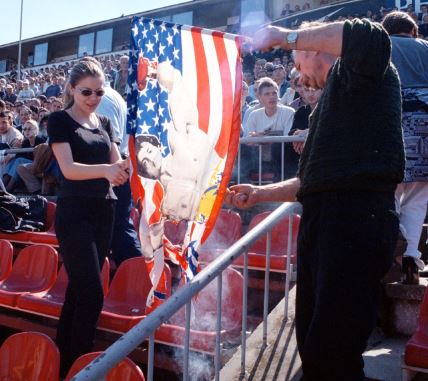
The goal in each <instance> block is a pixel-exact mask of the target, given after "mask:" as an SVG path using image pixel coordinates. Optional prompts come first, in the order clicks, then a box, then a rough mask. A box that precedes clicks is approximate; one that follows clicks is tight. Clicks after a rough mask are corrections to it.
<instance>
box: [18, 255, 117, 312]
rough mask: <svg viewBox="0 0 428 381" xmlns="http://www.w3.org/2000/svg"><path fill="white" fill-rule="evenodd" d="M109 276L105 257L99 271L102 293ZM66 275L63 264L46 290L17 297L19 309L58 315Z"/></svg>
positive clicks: (108, 267) (64, 288) (66, 282)
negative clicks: (53, 281) (52, 283)
mask: <svg viewBox="0 0 428 381" xmlns="http://www.w3.org/2000/svg"><path fill="white" fill-rule="evenodd" d="M109 276H110V263H109V260H108V258H106V259H105V261H104V265H103V268H102V271H101V279H102V283H103V289H104V295H106V294H107V291H108V284H109ZM67 284H68V277H67V273H66V271H65V267H64V265H62V266H61V268H60V270H59V272H58V276H57V278H56V282H55V283H54V285H53V286H52V287H51V288H50V289H49V290H47V291H44V292H39V293H36V294H23V295H21V296H20V297H19V298H18V303H17V306H18V308H19V309H21V310H25V311H31V312H33V313H36V314H38V315H45V316H51V317H59V315H60V313H61V308H62V305H63V304H64V297H65V290H66V289H67Z"/></svg>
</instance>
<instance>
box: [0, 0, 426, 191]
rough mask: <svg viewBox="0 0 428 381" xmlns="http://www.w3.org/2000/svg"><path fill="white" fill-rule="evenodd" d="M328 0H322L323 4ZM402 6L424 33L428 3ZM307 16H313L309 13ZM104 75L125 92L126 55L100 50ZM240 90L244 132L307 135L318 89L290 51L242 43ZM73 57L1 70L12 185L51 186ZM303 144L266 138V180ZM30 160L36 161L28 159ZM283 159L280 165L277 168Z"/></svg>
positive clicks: (243, 167)
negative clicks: (50, 138) (52, 119)
mask: <svg viewBox="0 0 428 381" xmlns="http://www.w3.org/2000/svg"><path fill="white" fill-rule="evenodd" d="M329 3H331V1H328V0H321V3H320V5H321V6H322V5H327V4H329ZM308 9H310V5H309V3H304V4H303V5H302V6H296V7H295V8H294V9H293V10H292V9H291V7H290V4H285V6H284V9H283V11H282V13H281V16H288V15H292V14H295V13H296V12H301V11H305V10H308ZM394 10H395V9H385V8H383V7H382V8H380V9H379V11H378V12H373V11H371V10H368V11H367V12H366V14H364V15H348V16H347V17H344V16H339V17H338V18H337V19H336V20H331V19H329V18H328V17H326V19H325V20H324V21H325V22H331V21H338V20H339V21H340V20H344V19H353V18H356V17H357V18H363V17H364V18H368V19H370V20H372V21H378V22H381V21H382V19H383V18H384V17H385V16H386V15H387V14H388V13H389V12H391V11H394ZM406 12H407V13H408V14H409V15H410V16H411V17H412V18H413V19H414V20H415V21H416V22H417V24H418V26H419V37H420V38H425V39H426V38H428V6H427V5H421V8H420V12H418V13H417V12H415V10H414V9H413V7H412V6H409V7H408V8H407V10H406ZM307 21H310V20H307ZM98 60H99V61H100V63H101V65H102V68H103V71H104V74H105V77H106V81H107V82H108V84H109V85H110V86H111V87H112V88H114V89H115V90H117V91H118V92H119V93H120V94H121V95H123V96H124V97H126V92H127V77H128V57H127V56H121V55H120V54H110V55H104V56H101V57H98ZM242 63H243V78H244V83H243V92H242V103H241V115H242V129H241V136H242V137H244V138H250V137H261V136H287V135H302V136H305V135H306V134H307V132H308V131H307V130H308V116H309V114H310V113H311V110H312V109H313V108H314V107H315V105H316V103H317V101H318V99H319V97H320V95H321V91H319V90H314V89H308V88H303V87H302V86H301V85H299V83H298V79H299V73H298V71H297V70H296V69H295V68H294V61H293V57H292V54H291V52H290V51H283V50H281V49H276V50H273V51H269V52H258V51H251V50H250V49H246V47H245V46H244V47H243V53H242ZM74 64H75V61H69V62H64V63H62V64H57V65H51V66H49V67H44V68H27V69H24V70H21V78H18V73H17V71H16V68H15V69H13V70H12V71H11V72H10V73H9V74H7V75H3V76H0V165H1V169H2V171H1V173H2V180H3V183H4V185H5V187H6V189H7V190H8V191H10V192H14V191H22V192H28V193H39V192H42V193H47V194H51V193H53V194H54V193H55V191H56V187H55V186H56V184H57V181H56V179H57V177H58V174H59V172H58V168H57V166H56V163H55V160H54V158H53V156H52V155H48V153H49V149H48V147H47V144H45V142H46V140H47V132H46V125H47V119H48V115H49V114H50V113H51V112H53V111H58V110H61V109H63V107H64V103H63V99H62V97H63V92H64V87H65V84H66V81H67V78H68V75H69V73H70V71H71V69H72V67H73V65H74ZM39 145H40V146H41V147H39V148H38V149H35V150H34V154H33V153H32V152H26V153H19V154H16V155H14V154H8V155H4V156H3V157H2V156H1V152H2V150H3V149H5V148H34V147H36V146H37V147H38V146H39ZM301 149H302V147H301V144H299V143H294V144H285V145H284V149H282V148H281V144H280V143H273V144H263V145H262V146H261V150H262V154H261V159H262V160H261V161H262V177H263V178H264V179H266V180H267V181H277V180H280V179H281V178H291V177H294V176H295V174H296V171H297V164H298V160H299V155H300V152H301ZM258 150H259V147H258V146H257V145H251V144H243V145H242V149H241V161H240V176H241V177H240V180H241V182H243V181H259V180H260V179H259V178H258V176H259V170H258V166H259V154H258ZM33 161H35V163H33ZM281 162H284V163H285V168H284V169H283V170H282V169H281Z"/></svg>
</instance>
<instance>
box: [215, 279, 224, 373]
mask: <svg viewBox="0 0 428 381" xmlns="http://www.w3.org/2000/svg"><path fill="white" fill-rule="evenodd" d="M222 274H223V273H220V274H219V275H218V276H217V326H216V337H215V381H219V380H220V369H221V354H220V344H221V304H222V300H221V297H222V286H223V275H222Z"/></svg>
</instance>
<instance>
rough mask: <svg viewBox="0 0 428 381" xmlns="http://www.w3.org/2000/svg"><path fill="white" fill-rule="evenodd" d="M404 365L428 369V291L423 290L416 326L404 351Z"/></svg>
mask: <svg viewBox="0 0 428 381" xmlns="http://www.w3.org/2000/svg"><path fill="white" fill-rule="evenodd" d="M404 362H405V364H406V365H409V366H412V367H416V368H426V369H428V292H427V291H425V295H424V299H423V301H422V304H421V308H420V312H419V320H418V326H417V328H416V331H415V333H414V334H413V336H412V337H411V338H410V340H409V342H408V343H407V345H406V349H405V352H404Z"/></svg>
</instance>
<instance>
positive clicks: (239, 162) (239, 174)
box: [236, 144, 241, 184]
mask: <svg viewBox="0 0 428 381" xmlns="http://www.w3.org/2000/svg"><path fill="white" fill-rule="evenodd" d="M236 182H237V183H238V184H241V145H240V144H239V145H238V177H237V179H236Z"/></svg>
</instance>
